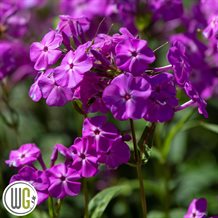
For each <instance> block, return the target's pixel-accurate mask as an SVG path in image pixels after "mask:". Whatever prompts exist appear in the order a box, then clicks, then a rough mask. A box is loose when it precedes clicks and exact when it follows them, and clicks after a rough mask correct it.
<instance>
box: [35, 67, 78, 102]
mask: <svg viewBox="0 0 218 218" xmlns="http://www.w3.org/2000/svg"><path fill="white" fill-rule="evenodd" d="M52 71H53V70H47V71H46V73H45V74H44V76H42V77H40V79H39V81H38V85H39V88H40V90H41V92H42V96H43V98H45V99H46V104H47V105H49V106H63V105H65V104H66V103H67V102H68V101H71V100H72V99H73V95H74V92H73V91H72V89H70V88H63V87H61V86H58V85H57V84H56V82H55V80H54V77H53V72H52Z"/></svg>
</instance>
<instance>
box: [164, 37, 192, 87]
mask: <svg viewBox="0 0 218 218" xmlns="http://www.w3.org/2000/svg"><path fill="white" fill-rule="evenodd" d="M167 58H168V60H169V62H170V63H171V64H172V66H173V70H174V76H175V79H176V82H177V83H178V85H180V86H184V84H185V82H186V81H187V80H188V78H189V75H190V72H191V66H190V64H189V62H188V59H187V57H186V49H185V46H184V45H183V44H182V43H181V42H179V41H176V42H174V43H173V45H172V47H171V48H170V50H169V52H168V55H167Z"/></svg>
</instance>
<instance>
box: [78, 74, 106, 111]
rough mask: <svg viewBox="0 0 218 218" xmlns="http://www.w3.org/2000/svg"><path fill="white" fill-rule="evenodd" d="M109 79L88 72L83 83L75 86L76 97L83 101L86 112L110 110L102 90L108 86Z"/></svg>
mask: <svg viewBox="0 0 218 218" xmlns="http://www.w3.org/2000/svg"><path fill="white" fill-rule="evenodd" d="M107 81H108V80H105V79H103V78H102V77H101V76H97V75H96V74H94V73H93V74H86V75H84V77H83V80H82V81H81V83H80V84H79V85H78V86H77V87H76V88H75V92H74V98H75V99H78V100H80V101H81V102H82V104H83V105H82V106H83V110H84V111H85V112H86V113H95V112H99V111H100V112H102V113H105V112H107V111H108V109H107V108H106V106H105V104H104V103H103V102H102V98H101V96H102V92H103V90H104V88H105V87H106V86H107Z"/></svg>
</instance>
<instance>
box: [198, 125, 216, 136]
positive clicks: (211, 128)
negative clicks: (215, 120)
mask: <svg viewBox="0 0 218 218" xmlns="http://www.w3.org/2000/svg"><path fill="white" fill-rule="evenodd" d="M200 126H202V127H203V128H205V129H207V130H210V131H212V132H214V133H217V134H218V125H216V124H209V123H201V124H200Z"/></svg>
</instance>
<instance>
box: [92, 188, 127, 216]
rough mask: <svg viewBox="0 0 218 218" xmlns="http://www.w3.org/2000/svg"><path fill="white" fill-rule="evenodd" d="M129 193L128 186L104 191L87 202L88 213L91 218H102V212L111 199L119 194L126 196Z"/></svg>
mask: <svg viewBox="0 0 218 218" xmlns="http://www.w3.org/2000/svg"><path fill="white" fill-rule="evenodd" d="M130 192H131V187H130V185H128V184H124V185H118V186H113V187H110V188H107V189H104V190H103V191H101V192H100V193H98V194H97V195H96V196H95V197H94V198H92V200H91V201H90V202H89V213H90V214H91V218H100V217H102V214H103V212H104V211H105V209H106V207H107V206H108V204H109V203H110V201H111V200H112V199H113V198H115V197H116V196H118V195H120V194H123V195H126V194H128V193H130Z"/></svg>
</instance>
